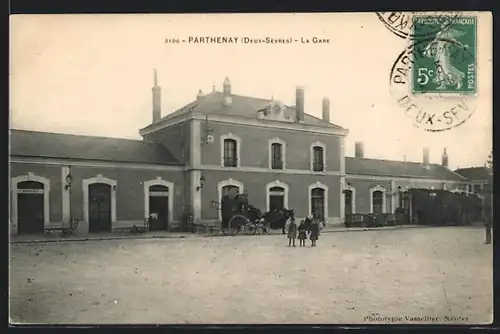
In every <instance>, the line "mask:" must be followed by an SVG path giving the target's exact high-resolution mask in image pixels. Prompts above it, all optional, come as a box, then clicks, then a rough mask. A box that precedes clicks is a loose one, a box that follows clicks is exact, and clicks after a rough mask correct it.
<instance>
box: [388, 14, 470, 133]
mask: <svg viewBox="0 0 500 334" xmlns="http://www.w3.org/2000/svg"><path fill="white" fill-rule="evenodd" d="M453 17H454V19H453V20H452V21H443V20H442V18H441V17H434V16H432V15H415V16H414V17H413V18H412V29H413V31H414V33H413V36H417V35H418V36H422V37H421V38H412V39H409V40H408V46H407V47H406V49H405V50H404V51H402V52H401V53H400V54H399V56H398V57H397V59H396V61H395V62H394V64H393V66H392V68H391V72H390V92H391V95H392V96H393V98H395V99H396V101H397V103H398V105H400V106H401V107H403V109H404V110H405V114H406V115H407V116H409V117H411V118H412V120H413V124H414V126H416V127H418V128H421V129H424V130H426V131H432V132H436V131H444V130H449V129H452V128H454V127H457V126H459V125H461V124H463V123H464V122H466V121H467V120H468V119H469V118H470V117H471V116H472V114H473V113H474V111H475V110H476V104H477V98H476V96H477V91H478V90H477V80H478V77H477V72H478V71H477V60H476V58H477V56H476V55H477V49H476V48H477V36H476V35H477V34H476V32H477V18H476V17H475V16H472V15H469V16H463V15H460V16H457V15H455V16H453ZM423 36H425V38H424V37H423Z"/></svg>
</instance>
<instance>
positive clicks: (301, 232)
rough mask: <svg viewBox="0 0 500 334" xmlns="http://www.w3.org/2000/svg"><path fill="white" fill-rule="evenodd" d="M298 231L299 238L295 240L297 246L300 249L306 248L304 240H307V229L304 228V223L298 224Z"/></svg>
mask: <svg viewBox="0 0 500 334" xmlns="http://www.w3.org/2000/svg"><path fill="white" fill-rule="evenodd" d="M298 231H299V236H298V238H297V239H299V246H300V247H302V246H304V247H306V239H307V228H306V224H305V222H304V221H303V220H302V221H301V222H300V224H299V228H298Z"/></svg>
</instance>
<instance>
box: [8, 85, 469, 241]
mask: <svg viewBox="0 0 500 334" xmlns="http://www.w3.org/2000/svg"><path fill="white" fill-rule="evenodd" d="M152 94H153V107H152V123H151V124H150V125H148V126H146V127H144V128H142V129H140V130H139V133H140V135H141V136H142V138H143V139H142V140H129V139H116V138H106V137H93V136H81V135H71V134H59V133H45V132H37V131H26V130H15V129H13V130H11V137H10V141H11V152H10V159H11V164H10V166H11V168H10V182H11V183H10V195H11V196H10V204H11V206H10V221H9V223H10V230H11V233H12V234H21V233H26V234H28V233H30V234H31V233H43V232H44V229H48V228H51V227H58V226H61V225H69V221H70V219H75V218H78V219H79V220H80V221H81V223H80V228H79V230H80V232H84V233H85V232H100V231H111V230H113V229H119V228H126V227H131V226H132V225H134V224H136V225H137V224H142V222H143V221H144V218H145V217H148V216H149V214H150V213H152V212H155V213H158V214H159V217H160V220H162V222H163V225H162V227H160V228H167V227H173V226H175V225H177V224H179V222H180V221H181V219H182V217H183V215H184V214H185V213H186V212H189V213H191V214H192V215H193V217H194V220H195V221H196V222H198V223H204V222H206V223H214V222H217V221H220V218H221V213H220V211H219V210H217V208H216V205H214V203H217V202H218V201H220V199H221V197H222V196H223V195H224V194H225V193H226V192H228V191H229V190H230V189H233V188H237V189H238V191H239V192H240V193H246V194H248V199H249V203H250V204H252V205H253V206H255V207H257V208H260V209H261V210H262V211H263V212H265V211H269V210H270V209H273V208H293V209H295V212H296V216H297V217H298V218H302V217H306V216H309V215H311V214H312V213H313V212H319V213H321V214H322V215H323V217H324V219H325V221H326V223H327V224H342V223H343V220H344V216H345V214H346V213H368V212H374V213H378V212H394V210H395V209H396V208H397V207H398V206H402V205H403V204H402V202H404V201H405V196H404V192H405V189H409V188H429V189H432V188H435V189H448V190H452V189H457V190H462V191H467V189H468V187H469V186H470V184H471V181H470V180H469V179H468V178H467V176H464V175H460V174H459V173H457V172H454V171H452V170H450V169H449V168H448V156H447V154H446V151H445V152H443V157H442V161H441V163H440V164H435V163H430V161H429V151H428V150H426V149H424V150H423V158H422V161H421V162H404V161H387V160H377V159H370V158H368V157H365V155H364V150H363V144H362V143H359V142H358V143H356V148H355V152H356V153H355V156H354V157H346V156H345V145H344V141H345V138H346V136H347V135H348V130H347V129H345V128H343V127H341V126H340V125H336V124H334V122H331V120H330V103H329V100H328V99H326V98H325V99H324V100H323V103H322V108H323V109H322V118H317V117H314V116H312V115H310V114H308V113H306V111H305V110H304V99H305V92H304V89H303V88H300V87H298V88H297V89H296V102H295V105H294V106H287V105H285V104H283V103H280V102H278V101H273V100H269V99H261V98H256V97H249V96H242V95H237V94H235V93H234V92H233V90H232V87H231V83H230V81H229V79H227V78H226V79H225V81H224V83H223V90H222V91H216V90H213V91H212V92H210V93H208V94H203V93H202V92H201V91H200V92H199V94H198V95H197V96H196V97H194V98H193V101H191V102H189V103H188V104H187V105H185V106H184V107H182V108H181V109H179V110H176V111H174V112H171V113H168V114H167V115H166V116H164V117H162V110H161V95H162V94H161V88H160V87H159V86H158V85H157V83H156V75H155V84H154V87H153V89H152Z"/></svg>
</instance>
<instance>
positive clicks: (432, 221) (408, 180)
mask: <svg viewBox="0 0 500 334" xmlns="http://www.w3.org/2000/svg"><path fill="white" fill-rule="evenodd" d="M492 25H493V20H492V14H491V13H490V12H422V13H420V12H377V13H375V12H372V13H369V12H364V13H314V14H313V13H308V14H305V13H288V14H280V13H274V14H182V15H181V14H175V15H174V14H168V15H167V14H161V15H160V14H148V15H146V14H140V15H139V14H137V15H136V14H133V15H132V14H127V15H118V14H115V15H104V14H102V15H83V14H82V15H13V16H11V20H10V27H11V41H10V42H11V46H10V121H11V123H10V175H9V178H10V181H9V182H10V183H9V184H10V215H9V231H10V269H9V271H10V295H9V296H10V297H9V298H10V304H9V306H10V311H9V312H10V313H9V314H10V323H11V325H20V324H72V325H89V324H357V325H370V324H392V325H397V324H420V325H422V324H445V325H457V324H488V323H491V322H492V319H493V263H492V259H493V250H492V232H491V231H492V221H493V220H492V210H493V209H492V207H493V206H492V191H493V190H492V173H493V169H492V114H493V103H492V97H493V86H492V85H493V83H492V82H493V81H492V69H493V60H492V52H493V39H492Z"/></svg>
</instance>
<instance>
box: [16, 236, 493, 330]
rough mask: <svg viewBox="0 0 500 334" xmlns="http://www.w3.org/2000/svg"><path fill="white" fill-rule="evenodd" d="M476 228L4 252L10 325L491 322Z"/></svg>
mask: <svg viewBox="0 0 500 334" xmlns="http://www.w3.org/2000/svg"><path fill="white" fill-rule="evenodd" d="M483 240H484V230H483V229H481V228H466V227H464V228H458V227H446V228H414V229H401V230H393V231H363V232H345V233H340V232H339V233H323V234H322V235H321V236H320V240H319V241H318V247H316V248H311V247H309V241H308V244H307V247H306V248H299V247H298V241H297V247H296V248H289V247H288V246H287V240H286V239H285V236H282V235H268V236H258V235H256V236H236V237H189V238H184V239H140V240H109V241H85V242H83V241H82V242H65V243H45V244H11V254H10V260H11V261H10V317H11V322H17V323H50V324H54V323H59V324H61V323H65V324H91V323H97V324H103V323H114V324H116V323H119V324H120V323H163V324H164V323H178V324H187V323H189V324H199V323H201V324H214V323H246V324H256V323H264V324H266V323H267V324H272V323H303V324H349V323H356V324H369V323H412V322H414V323H445V324H446V323H450V324H452V323H453V324H456V323H461V324H463V323H467V324H478V323H489V322H491V320H492V302H493V296H492V290H493V288H492V285H493V279H492V274H493V263H492V245H484V244H483Z"/></svg>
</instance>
